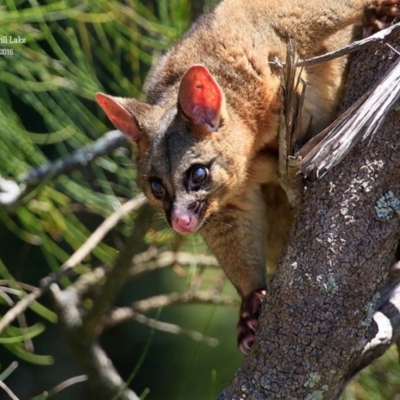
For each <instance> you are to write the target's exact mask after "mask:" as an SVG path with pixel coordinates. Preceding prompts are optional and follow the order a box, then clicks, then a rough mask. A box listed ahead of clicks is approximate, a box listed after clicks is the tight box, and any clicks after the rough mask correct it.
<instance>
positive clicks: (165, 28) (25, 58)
mask: <svg viewBox="0 0 400 400" xmlns="http://www.w3.org/2000/svg"><path fill="white" fill-rule="evenodd" d="M212 3H213V2H212V1H204V0H203V1H194V0H193V1H190V0H159V1H156V0H154V1H153V0H148V1H137V0H130V1H129V0H127V1H102V0H100V1H46V0H43V1H35V0H32V1H23V0H21V1H18V0H9V1H0V51H2V55H0V176H1V177H3V178H6V179H12V180H18V179H21V176H23V174H25V173H27V172H28V171H29V169H30V168H32V167H38V166H40V165H43V164H46V163H48V162H49V161H54V160H57V159H59V158H60V157H65V156H67V155H68V154H71V153H72V152H73V151H75V150H77V149H80V148H82V147H83V146H86V145H90V144H91V143H92V142H93V141H94V140H96V139H98V138H99V137H100V136H101V135H102V134H103V133H104V132H106V131H108V130H110V129H112V127H111V125H110V124H109V123H108V121H107V120H106V117H105V116H104V114H103V112H102V111H101V110H100V108H99V107H98V106H97V105H96V104H95V102H94V94H95V93H96V92H97V91H103V92H106V93H109V94H114V95H118V96H126V97H129V96H130V97H137V98H141V88H142V85H143V82H144V78H145V76H146V73H147V71H148V70H149V68H150V67H151V65H152V64H153V63H154V62H156V61H157V58H158V57H159V56H160V55H161V54H162V53H163V52H164V51H165V50H166V49H167V48H168V47H169V46H170V45H171V44H173V43H174V42H175V41H176V40H177V39H178V38H179V37H180V36H181V35H182V34H183V33H184V32H185V31H186V29H187V28H188V27H189V25H190V23H191V22H192V21H193V20H194V19H195V18H196V17H197V16H198V15H199V14H200V13H201V12H202V11H203V10H205V9H207V8H209V7H211V6H212ZM10 36H11V37H13V38H15V39H16V38H18V37H19V38H20V39H21V40H20V41H22V43H10V41H9V38H10ZM2 38H3V39H2ZM6 39H7V40H6ZM131 157H132V154H131V149H130V148H120V149H117V150H115V151H114V152H112V154H110V155H108V156H106V157H102V158H100V159H97V160H96V161H94V162H93V163H92V164H91V165H90V166H89V167H87V168H84V169H80V170H76V171H74V172H73V173H71V174H70V175H69V176H61V177H58V178H56V179H51V178H50V179H48V180H47V181H46V182H42V183H41V184H40V185H39V186H37V187H34V188H32V190H29V191H28V192H27V193H28V194H27V196H25V197H24V198H23V200H22V201H21V202H20V203H19V204H18V205H17V206H15V207H11V208H0V311H1V313H2V315H4V313H5V312H6V311H7V310H8V309H9V307H10V305H12V304H13V303H15V302H16V301H17V300H18V298H19V297H20V295H21V293H29V291H30V288H29V286H25V285H33V286H36V287H37V286H38V285H39V283H40V280H41V279H42V278H43V277H45V276H47V275H48V274H49V273H50V272H52V271H53V272H54V271H57V270H58V268H59V267H60V265H61V264H62V263H63V262H64V261H65V260H66V259H67V258H68V257H69V256H70V255H71V254H72V253H73V252H74V251H75V250H76V249H77V248H78V247H79V246H80V245H81V244H82V243H83V242H84V241H85V240H86V239H87V237H88V236H89V235H90V233H91V232H92V231H93V230H94V229H95V228H96V227H97V226H98V225H99V223H100V222H101V221H103V220H104V218H106V217H107V216H108V215H110V213H112V212H113V211H114V210H115V209H116V208H118V206H119V204H120V203H121V202H122V201H123V200H124V199H127V198H130V197H132V196H135V195H137V194H138V193H140V190H139V189H138V187H137V185H136V181H135V168H134V165H132V161H131ZM152 222H153V228H152V231H151V234H150V236H151V237H150V239H148V240H149V242H151V245H152V246H155V247H157V248H168V249H171V250H184V251H190V252H192V253H194V254H203V253H206V252H207V250H206V248H205V246H204V244H203V243H202V241H201V239H200V238H199V237H196V236H194V237H192V238H190V239H189V240H186V241H183V240H182V239H180V238H177V237H176V236H175V235H174V234H172V233H171V232H170V230H169V229H168V228H167V227H166V225H165V224H164V223H163V222H162V221H161V219H160V218H159V216H156V217H154V219H153V221H152ZM131 228H132V223H131V221H130V220H129V219H124V220H123V222H122V223H120V224H119V225H118V226H117V228H116V229H115V230H114V231H113V232H112V233H110V234H109V235H107V237H106V238H105V240H104V241H103V242H102V244H101V245H99V246H98V247H97V248H96V250H95V251H94V252H93V253H92V256H91V257H89V258H87V259H85V265H84V266H82V269H81V271H80V273H84V272H85V268H91V267H95V266H97V265H103V264H110V263H111V262H112V260H113V259H114V258H115V256H116V254H117V252H118V250H119V249H121V247H122V244H123V243H124V240H125V238H126V236H127V235H128V234H129V231H130V229H131ZM221 279H222V278H221V273H220V271H218V270H217V269H215V268H210V269H203V268H199V267H198V266H197V265H196V264H195V263H193V265H190V266H187V267H181V266H175V267H173V268H169V269H164V270H160V271H156V272H154V273H151V274H146V275H144V276H141V277H140V278H137V279H133V280H132V281H130V282H128V283H127V285H126V287H125V289H124V291H123V292H122V293H121V295H120V296H119V298H118V303H117V305H126V304H130V303H131V302H132V301H135V300H139V299H145V298H147V297H150V296H154V295H157V294H160V293H170V292H175V291H180V292H181V291H184V290H185V289H187V288H189V287H193V285H196V284H197V283H196V282H198V281H199V280H201V285H203V286H204V287H210V286H212V285H213V284H215V282H216V281H221ZM221 282H222V283H221V286H222V287H223V293H224V294H227V295H230V296H232V297H233V298H235V299H237V297H236V294H235V292H234V290H233V289H232V287H231V285H230V284H229V283H226V282H225V281H221ZM23 284H25V285H23ZM69 284H70V282H69V281H68V280H64V281H63V282H62V285H63V286H64V287H65V286H68V285H69ZM39 303H40V305H39V304H37V305H36V306H34V307H33V308H31V309H30V310H28V311H27V312H26V313H25V315H24V316H23V317H21V318H20V319H19V320H18V321H16V322H14V323H13V325H12V326H10V327H9V328H7V329H6V330H5V331H4V332H3V333H2V335H1V337H0V367H1V369H0V381H4V382H5V384H6V385H7V386H8V387H10V388H11V390H12V391H13V392H14V393H15V395H16V396H17V397H18V398H19V399H21V400H24V399H32V398H35V399H36V400H38V399H44V398H47V397H48V396H47V397H46V394H43V393H44V392H46V391H48V390H49V389H51V388H53V387H55V386H56V385H58V384H59V383H61V382H63V381H65V380H67V379H69V378H72V377H76V376H79V375H81V374H82V371H81V370H80V368H79V367H78V365H77V364H76V362H75V361H74V359H73V358H72V356H71V355H70V352H69V349H68V347H67V345H66V343H65V341H64V338H63V336H62V335H61V332H60V330H59V328H58V327H57V324H56V322H57V318H56V315H55V314H54V312H53V311H52V302H51V299H50V298H49V297H47V296H45V297H43V298H41V299H40V302H39ZM156 315H157V318H159V320H160V321H166V322H169V323H172V324H176V325H178V326H181V327H182V328H184V329H185V330H187V331H197V332H200V333H202V334H203V335H206V336H208V337H214V338H217V339H218V345H217V346H210V345H208V344H207V343H205V342H204V341H195V340H193V339H192V338H191V337H190V336H189V335H187V334H180V335H176V334H171V333H165V332H160V331H158V330H154V331H153V330H152V329H151V328H149V327H147V326H143V325H141V324H139V323H138V322H135V321H131V322H127V323H124V324H122V325H120V326H118V327H116V328H113V329H110V330H107V331H106V332H105V333H104V334H103V336H102V345H103V346H104V348H105V349H106V351H107V353H108V354H109V355H110V357H111V359H112V361H113V362H114V364H115V366H116V368H117V369H118V371H119V372H120V373H121V375H122V377H123V378H124V379H126V378H128V377H129V376H130V375H131V373H132V371H137V372H136V373H135V374H134V377H133V379H132V381H131V384H130V386H131V388H132V389H133V390H134V391H135V392H136V393H137V394H138V395H139V396H141V395H142V398H146V399H164V400H169V399H170V400H180V399H182V400H183V399H190V400H197V399H198V400H200V399H202V400H204V399H213V398H215V397H216V395H217V394H218V393H219V392H220V391H221V390H222V389H223V387H224V386H226V385H227V384H228V383H229V381H230V379H231V377H232V375H233V374H234V372H235V370H236V369H237V368H238V366H239V365H240V363H241V360H242V356H241V355H240V353H239V351H238V350H237V349H236V337H235V325H236V319H237V308H227V307H222V306H216V305H190V304H188V305H176V306H171V307H169V308H165V309H163V310H159V311H157V312H153V313H150V314H149V316H152V317H155V316H156ZM21 336H22V338H21ZM30 338H32V339H30ZM15 361H17V362H18V366H16V365H15V364H13V362H15ZM10 365H11V366H14V367H15V368H14V367H13V368H12V369H11V370H10V369H8V368H9V366H10ZM399 373H400V369H399V366H398V361H397V352H396V351H395V350H394V349H392V351H391V352H389V353H387V354H386V355H385V356H384V357H383V358H382V359H380V360H378V361H377V362H375V363H374V364H373V365H372V366H371V367H370V368H368V369H367V370H365V371H363V372H362V373H361V374H360V376H359V377H358V379H357V380H356V381H355V382H353V383H351V385H350V386H349V388H348V389H347V391H346V393H345V395H344V399H346V400H364V399H393V400H394V399H396V398H400V397H398V395H397V394H398V393H399V392H400V375H399ZM50 397H51V398H54V399H58V400H61V399H71V398H75V399H82V400H84V399H92V398H93V397H92V396H91V394H90V393H89V391H88V388H87V384H86V383H76V384H74V385H69V386H68V387H66V388H65V389H63V390H61V391H59V392H57V393H56V394H54V395H51V396H50ZM9 398H10V397H9V395H7V394H6V392H5V391H4V390H3V389H2V388H0V399H9Z"/></svg>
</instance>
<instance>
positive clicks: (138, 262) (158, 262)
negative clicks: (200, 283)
mask: <svg viewBox="0 0 400 400" xmlns="http://www.w3.org/2000/svg"><path fill="white" fill-rule="evenodd" d="M174 264H179V265H194V264H195V265H197V266H201V267H212V266H217V265H218V262H217V260H216V259H215V257H214V256H207V255H202V254H191V253H184V252H174V251H162V252H159V251H155V250H154V249H151V250H150V251H148V252H144V253H141V254H138V255H136V256H135V257H134V258H133V267H132V268H131V269H130V270H129V275H130V276H134V277H137V276H138V275H141V274H143V273H147V272H151V271H154V270H157V269H163V268H169V267H171V266H172V265H174Z"/></svg>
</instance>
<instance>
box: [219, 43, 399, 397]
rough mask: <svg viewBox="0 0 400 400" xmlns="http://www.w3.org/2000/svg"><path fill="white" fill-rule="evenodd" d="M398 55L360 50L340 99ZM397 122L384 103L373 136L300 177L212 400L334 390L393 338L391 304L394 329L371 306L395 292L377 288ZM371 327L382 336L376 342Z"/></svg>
mask: <svg viewBox="0 0 400 400" xmlns="http://www.w3.org/2000/svg"><path fill="white" fill-rule="evenodd" d="M396 39H397V40H396ZM399 39H400V37H399V36H398V35H397V36H396V37H394V38H393V39H392V40H391V43H393V44H395V43H396V42H397V43H399ZM377 48H379V51H376V50H377ZM397 58H398V55H396V54H395V53H394V52H392V51H389V49H388V48H387V47H386V46H385V45H384V44H382V45H379V46H374V47H373V48H372V47H371V48H369V49H367V50H366V51H364V52H362V53H361V54H358V55H357V57H356V58H355V60H354V62H353V66H352V69H351V72H350V79H349V88H348V93H347V94H346V97H345V99H344V104H345V105H346V106H348V105H349V104H351V103H352V102H353V101H354V100H356V99H357V98H358V97H360V96H361V95H362V94H363V93H364V92H365V91H366V90H367V89H368V88H369V87H370V86H371V85H372V84H373V83H374V82H375V81H376V80H377V79H378V78H379V77H380V76H381V74H382V73H384V72H385V71H386V70H387V69H388V67H390V65H391V63H392V62H393V60H396V59H397ZM399 130H400V115H399V112H398V111H392V112H391V113H390V115H389V117H388V119H387V120H386V123H385V124H384V126H383V127H382V129H381V130H380V131H379V132H377V133H376V135H374V137H373V138H369V139H368V141H365V142H363V143H358V144H357V145H356V146H355V147H354V148H353V150H352V151H351V152H350V153H349V154H348V155H347V156H346V158H345V159H344V160H343V161H342V162H341V163H340V164H339V165H338V166H337V167H335V168H334V169H333V170H332V171H330V172H329V173H327V174H326V175H325V176H323V177H322V178H321V179H319V180H314V181H312V182H308V183H307V187H306V190H305V194H304V200H303V204H302V205H301V206H300V207H299V211H300V212H298V213H297V214H298V215H297V218H296V221H295V225H294V229H293V232H292V237H291V240H290V243H289V244H288V247H287V250H286V252H285V254H284V256H283V258H282V260H281V263H280V267H279V268H278V271H277V273H276V275H275V277H274V279H273V281H272V283H271V286H270V288H269V292H268V295H267V299H266V302H265V305H264V307H263V312H262V316H261V319H260V327H259V330H258V332H257V339H256V342H255V344H254V346H253V348H252V351H251V354H250V355H249V356H248V357H247V358H246V359H245V360H244V363H243V365H242V367H241V368H240V369H239V371H238V372H237V373H236V376H235V377H234V380H233V382H232V383H231V385H230V386H229V387H228V388H227V389H225V391H224V392H223V393H222V394H221V395H220V396H219V399H220V400H224V399H226V400H228V399H229V400H232V399H241V400H243V399H337V398H338V397H339V396H340V393H341V392H342V390H343V388H344V385H345V383H346V382H347V380H348V379H349V378H350V377H351V376H353V375H354V373H356V372H357V371H358V370H359V369H360V368H362V367H364V366H365V365H367V364H368V363H369V362H371V361H372V359H374V358H375V357H376V356H377V355H379V354H380V353H382V352H383V351H384V350H385V349H386V348H387V347H388V346H389V345H390V344H391V343H392V342H393V340H394V339H395V338H396V337H397V335H398V331H397V329H398V312H395V313H394V314H393V313H392V315H391V316H392V317H393V318H394V319H395V320H396V322H392V327H393V330H392V331H390V329H388V332H386V333H382V332H383V331H378V327H379V328H381V329H383V325H385V324H380V323H379V321H378V319H379V315H380V313H379V312H377V308H378V307H380V310H381V311H385V310H388V309H389V308H390V304H389V300H390V301H392V302H394V301H395V300H394V299H395V297H396V293H397V292H396V291H395V290H394V287H396V285H392V286H390V287H387V288H386V292H385V294H384V295H383V294H382V293H383V292H381V291H382V290H383V288H384V285H385V282H386V281H387V275H388V271H389V269H390V266H391V265H392V263H393V260H394V255H395V250H396V247H397V244H398V241H399V232H400V230H399V228H400V224H399V221H400V219H399V214H400V201H399V200H397V199H400V179H399V171H400V152H399V143H400V141H399V137H400V132H399ZM369 140H370V142H369ZM390 192H391V193H392V194H390ZM377 208H379V209H380V211H379V212H378V211H377ZM380 292H381V294H380ZM390 296H392V297H391V298H390ZM396 311H397V309H396ZM382 315H383V314H382ZM387 321H389V320H387ZM377 322H378V324H377ZM381 322H382V321H381ZM393 324H395V325H393ZM388 325H389V326H390V322H389V323H388V324H386V325H385V326H386V327H387V326H388ZM377 333H378V334H379V333H380V334H382V335H384V336H385V338H384V339H382V340H381V339H380V340H378V341H377Z"/></svg>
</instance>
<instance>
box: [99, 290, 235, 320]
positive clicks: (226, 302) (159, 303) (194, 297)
mask: <svg viewBox="0 0 400 400" xmlns="http://www.w3.org/2000/svg"><path fill="white" fill-rule="evenodd" d="M188 303H190V304H196V303H197V304H214V305H223V306H227V307H233V306H235V305H237V301H235V300H233V299H232V298H230V297H227V296H223V295H221V294H216V293H212V292H201V291H197V292H191V291H188V292H184V293H169V294H162V295H158V296H153V297H150V298H148V299H144V300H139V301H136V302H134V303H133V304H132V305H131V307H121V308H118V309H116V310H113V311H112V312H111V313H110V314H109V316H108V318H107V322H106V326H107V327H110V326H114V325H117V324H120V323H122V322H124V321H127V320H129V319H132V318H133V317H134V315H135V313H146V312H149V311H151V310H155V309H157V308H159V307H167V306H171V305H175V304H188Z"/></svg>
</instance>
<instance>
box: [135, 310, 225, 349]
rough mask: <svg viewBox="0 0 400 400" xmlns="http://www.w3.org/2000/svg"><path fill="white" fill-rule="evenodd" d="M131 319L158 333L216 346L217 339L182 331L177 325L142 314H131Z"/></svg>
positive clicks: (198, 333)
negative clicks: (186, 337) (184, 336)
mask: <svg viewBox="0 0 400 400" xmlns="http://www.w3.org/2000/svg"><path fill="white" fill-rule="evenodd" d="M131 319H133V320H134V321H137V322H139V323H141V324H143V325H146V326H149V327H150V328H154V329H157V330H159V331H163V332H167V333H173V334H175V335H186V336H189V337H190V338H191V339H192V340H194V341H196V342H204V343H205V344H207V345H208V346H211V347H215V346H217V345H218V339H215V338H212V337H208V336H205V335H203V334H202V333H200V332H196V331H192V330H188V329H184V328H182V327H180V326H179V325H175V324H170V323H168V322H161V321H158V320H156V319H154V318H149V317H146V316H145V315H143V314H140V313H137V312H133V314H132V317H131Z"/></svg>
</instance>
